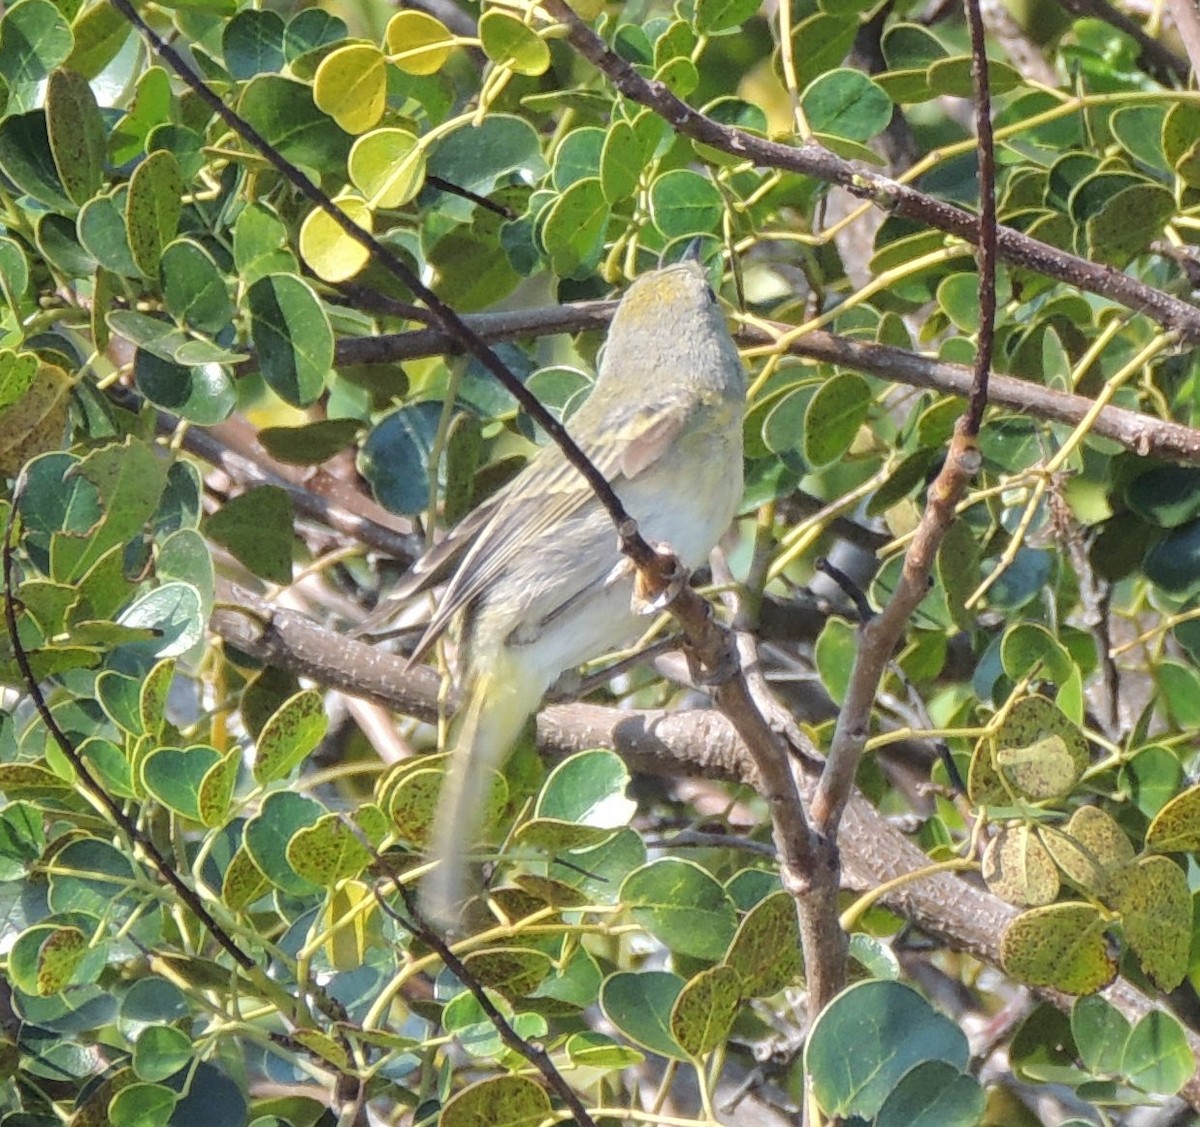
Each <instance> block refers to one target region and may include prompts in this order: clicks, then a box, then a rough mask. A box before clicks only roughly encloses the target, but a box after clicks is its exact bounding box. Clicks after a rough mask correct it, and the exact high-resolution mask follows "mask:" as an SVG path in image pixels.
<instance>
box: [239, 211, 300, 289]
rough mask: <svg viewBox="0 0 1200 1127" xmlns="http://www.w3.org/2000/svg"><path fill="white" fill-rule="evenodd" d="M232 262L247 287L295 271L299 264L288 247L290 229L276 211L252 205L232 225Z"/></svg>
mask: <svg viewBox="0 0 1200 1127" xmlns="http://www.w3.org/2000/svg"><path fill="white" fill-rule="evenodd" d="M233 262H234V265H235V266H236V267H237V272H238V276H239V278H240V279H241V282H242V284H243V285H244V286H252V285H254V283H255V282H257V281H258V280H259V279H260V278H263V277H265V276H266V275H268V274H295V273H297V272H298V270H299V264H298V263H297V262H296V258H295V256H294V255H293V254H292V252H291V251H290V250H289V249H288V232H287V228H286V227H285V226H284V224H283V223H282V222H281V220H280V219H279V216H277V215H276V214H275V213H274V212H273V211H271V210H270V209H269V208H268V207H266V206H265V205H263V204H259V203H252V204H249V205H248V206H247V207H246V208H244V209H243V210H242V212H241V214H240V215H238V217H237V222H236V223H234V225H233Z"/></svg>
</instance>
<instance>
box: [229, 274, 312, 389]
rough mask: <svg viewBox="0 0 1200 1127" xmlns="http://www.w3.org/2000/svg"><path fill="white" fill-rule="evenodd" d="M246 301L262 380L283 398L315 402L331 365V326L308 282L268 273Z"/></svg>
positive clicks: (289, 275) (249, 293)
mask: <svg viewBox="0 0 1200 1127" xmlns="http://www.w3.org/2000/svg"><path fill="white" fill-rule="evenodd" d="M246 306H247V308H248V310H249V313H250V338H251V340H253V342H254V347H255V349H256V351H257V352H258V359H259V365H260V367H261V369H262V374H263V379H265V380H266V381H267V384H268V385H269V386H270V387H271V389H272V390H273V391H274V392H275V393H276V394H277V395H278V396H279V397H280V398H281V399H283V400H284V402H286V403H291V404H292V405H293V406H296V407H305V406H307V405H308V404H310V403H312V402H314V401H315V400H316V399H317V397H318V396H319V395H320V394H321V392H322V391H324V390H325V380H326V377H327V376H328V375H329V371H330V369H331V368H332V366H333V330H332V329H331V328H330V326H329V318H328V317H327V316H326V315H325V309H324V307H323V306H322V305H321V302H320V301H319V300H318V298H317V295H316V294H315V293H313V291H312V287H311V286H309V285H308V283H307V282H304V281H302V280H301V279H300V278H297V277H296V276H295V275H291V274H269V275H267V276H266V277H265V278H260V279H259V280H258V281H257V282H255V283H254V284H253V285H252V286H251V287H250V288H249V290H247V292H246Z"/></svg>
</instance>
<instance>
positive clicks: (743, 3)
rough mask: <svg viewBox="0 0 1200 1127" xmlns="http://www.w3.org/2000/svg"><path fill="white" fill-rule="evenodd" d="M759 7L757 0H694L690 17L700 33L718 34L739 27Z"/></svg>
mask: <svg viewBox="0 0 1200 1127" xmlns="http://www.w3.org/2000/svg"><path fill="white" fill-rule="evenodd" d="M759 7H760V4H759V2H758V0H696V4H695V7H694V9H693V11H692V19H693V21H694V22H695V25H696V30H697V31H698V32H699V33H700V34H701V35H719V34H720V33H721V32H723V31H731V30H733V28H735V27H740V26H741V25H742V24H744V23H745V22H746V21H747V20H748V19H750V18H751V17H752V16H754V15H756V14H757V13H758V9H759Z"/></svg>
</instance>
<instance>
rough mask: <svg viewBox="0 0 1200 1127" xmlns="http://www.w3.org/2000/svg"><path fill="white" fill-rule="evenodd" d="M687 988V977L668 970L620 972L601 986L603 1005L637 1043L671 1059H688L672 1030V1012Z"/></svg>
mask: <svg viewBox="0 0 1200 1127" xmlns="http://www.w3.org/2000/svg"><path fill="white" fill-rule="evenodd" d="M683 987H684V981H683V979H682V978H680V977H679V976H678V975H676V974H671V973H669V972H667V971H642V972H640V973H634V972H632V971H617V972H616V973H614V974H610V975H609V976H608V977H607V978H606V979H605V980H604V982H603V984H602V985H601V987H600V1008H601V1010H603V1012H604V1016H605V1017H606V1018H608V1020H609V1021H611V1022H612V1023H613V1025H614V1026H616V1028H617V1029H618V1030H620V1031H621V1033H623V1034H624V1035H625V1036H626V1037H628V1038H629V1040H631V1041H632V1042H633V1043H634V1044H635V1045H640V1046H641V1047H642V1048H643V1049H647V1050H648V1051H650V1052H652V1053H657V1054H658V1055H659V1056H660V1057H667V1058H668V1059H669V1060H687V1059H688V1057H687V1053H685V1052H684V1050H683V1048H682V1046H681V1045H680V1044H679V1042H678V1041H676V1040H675V1035H674V1034H673V1033H672V1032H671V1012H672V1010H673V1009H674V1007H675V1002H676V999H677V998H678V997H679V994H680V991H682V990H683Z"/></svg>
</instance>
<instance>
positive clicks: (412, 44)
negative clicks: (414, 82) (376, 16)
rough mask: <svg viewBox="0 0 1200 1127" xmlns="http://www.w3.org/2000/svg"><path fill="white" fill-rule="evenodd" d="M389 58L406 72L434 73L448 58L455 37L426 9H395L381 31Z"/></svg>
mask: <svg viewBox="0 0 1200 1127" xmlns="http://www.w3.org/2000/svg"><path fill="white" fill-rule="evenodd" d="M384 38H385V39H386V40H387V47H388V51H389V53H390V59H389V61H390V62H392V63H394V64H395V65H396V66H398V67H399V68H400V69H401V70H402V71H404V72H405V73H406V74H418V75H420V74H436V73H437V72H438V71H439V70H441V69H442V66H443V65H444V64H445V62H446V60H447V59H448V58H449V57H450V47H451V45H452V44H453V43H454V36H453V35H452V34H451V33H450V31H449V29H448V28H447V27H446V25H445V24H443V23H442V22H441V20H439V19H436V18H435V17H433V16H431V15H428V14H426V13H425V12H397V13H396V14H395V15H394V16H392V18H391V19H390V20H388V25H387V30H386V31H385V32H384Z"/></svg>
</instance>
